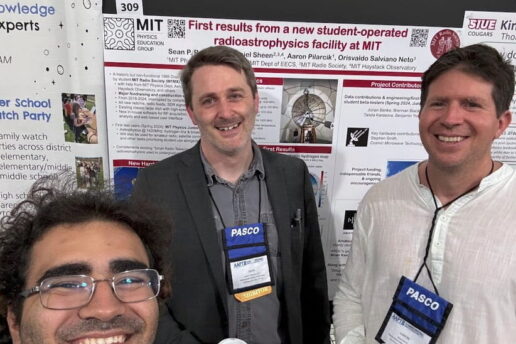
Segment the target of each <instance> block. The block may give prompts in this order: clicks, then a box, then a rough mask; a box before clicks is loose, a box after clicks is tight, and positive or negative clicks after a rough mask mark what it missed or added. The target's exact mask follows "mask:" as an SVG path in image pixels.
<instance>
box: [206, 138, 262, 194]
mask: <svg viewBox="0 0 516 344" xmlns="http://www.w3.org/2000/svg"><path fill="white" fill-rule="evenodd" d="M251 145H252V149H253V160H252V161H251V164H250V165H249V169H248V170H247V172H245V173H244V174H243V176H242V177H241V178H240V180H246V179H249V178H252V177H253V176H254V175H256V176H257V177H258V178H259V179H260V180H264V179H265V168H264V167H263V157H262V152H261V151H260V148H259V147H258V145H257V144H256V142H254V140H252V141H251ZM199 151H200V154H201V161H202V164H203V167H204V174H205V175H206V182H207V183H208V186H212V185H213V184H215V183H226V184H227V183H228V182H227V181H225V180H224V179H222V178H220V177H218V176H217V175H216V173H215V170H214V169H213V167H212V166H211V165H210V163H209V162H208V160H207V159H206V157H205V156H204V153H203V152H202V149H199Z"/></svg>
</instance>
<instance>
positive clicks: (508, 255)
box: [333, 165, 516, 344]
mask: <svg viewBox="0 0 516 344" xmlns="http://www.w3.org/2000/svg"><path fill="white" fill-rule="evenodd" d="M440 205H441V204H439V206H440ZM434 210H435V205H434V201H433V199H432V194H431V192H430V190H429V189H428V188H427V187H426V186H423V185H422V184H420V183H419V177H418V174H417V166H416V165H414V166H411V167H409V168H408V169H406V170H405V171H403V172H401V173H399V174H398V175H395V176H393V177H391V178H388V179H386V180H385V181H382V182H380V183H379V184H377V185H375V186H374V187H372V188H371V189H370V190H369V192H368V193H367V194H366V196H365V197H364V199H363V200H362V202H361V203H360V205H359V207H358V211H357V218H356V220H355V229H354V233H353V234H354V235H353V244H352V249H351V254H350V257H349V259H348V262H347V265H346V268H345V270H344V274H343V277H342V279H341V281H340V283H339V287H338V290H337V294H336V295H335V298H334V300H333V302H334V306H335V313H334V318H333V319H334V326H335V332H336V339H337V343H339V344H348V343H376V342H375V340H374V337H375V336H376V334H377V332H378V329H379V328H380V326H381V324H382V322H383V320H384V318H385V316H386V314H387V311H388V309H389V306H390V305H391V303H392V297H393V295H394V293H395V291H396V287H397V285H398V282H399V280H400V277H401V276H402V275H404V276H406V277H408V278H410V279H413V278H414V277H415V275H416V273H417V270H418V269H419V267H420V265H421V264H422V260H423V257H424V254H425V248H426V243H427V240H428V234H429V230H430V227H431V220H432V217H433V215H434ZM427 265H428V266H429V268H430V270H431V273H432V277H433V279H434V282H435V283H436V286H437V288H438V291H439V294H440V296H442V297H444V298H445V299H446V300H448V301H449V302H451V303H452V304H453V309H452V311H451V314H450V316H449V318H448V322H447V324H446V326H445V328H444V330H443V332H442V333H441V335H440V337H439V340H438V341H437V342H438V343H497V344H504V343H514V342H515V341H516V173H515V172H514V171H513V169H512V168H511V167H510V166H508V165H503V166H502V167H501V168H500V169H498V170H497V171H495V172H494V173H492V174H491V175H489V176H487V177H486V178H484V179H483V180H482V182H481V183H480V185H479V187H478V188H477V189H475V190H474V191H472V192H470V193H468V194H467V195H465V196H463V197H461V198H459V199H458V200H456V201H455V202H453V203H452V204H450V205H449V206H448V207H446V208H445V209H442V210H440V211H439V213H438V215H437V219H436V224H435V229H434V234H433V237H432V241H431V245H430V255H429V258H428V260H427ZM417 282H418V283H419V284H421V285H423V286H424V287H426V288H427V289H429V290H433V287H432V285H431V283H430V280H429V278H428V274H427V273H426V271H425V270H423V272H422V273H421V275H420V276H419V279H418V280H417ZM364 330H365V334H366V335H365V336H364Z"/></svg>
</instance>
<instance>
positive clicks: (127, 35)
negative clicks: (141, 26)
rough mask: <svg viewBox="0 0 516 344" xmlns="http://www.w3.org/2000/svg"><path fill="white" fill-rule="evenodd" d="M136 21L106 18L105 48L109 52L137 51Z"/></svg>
mask: <svg viewBox="0 0 516 344" xmlns="http://www.w3.org/2000/svg"><path fill="white" fill-rule="evenodd" d="M134 31H135V30H134V20H133V19H132V18H104V47H105V48H106V49H107V50H135V33H134Z"/></svg>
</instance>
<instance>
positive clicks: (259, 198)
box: [208, 176, 262, 228]
mask: <svg viewBox="0 0 516 344" xmlns="http://www.w3.org/2000/svg"><path fill="white" fill-rule="evenodd" d="M255 177H256V178H258V222H261V219H262V181H261V179H260V177H259V176H255ZM208 193H209V194H210V198H211V201H212V202H213V206H214V207H215V210H216V211H217V214H219V218H220V222H221V223H222V228H227V227H226V224H225V223H224V219H223V218H222V213H221V212H220V210H219V207H218V206H217V202H215V198H213V194H212V193H211V189H210V187H208Z"/></svg>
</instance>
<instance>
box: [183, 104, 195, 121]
mask: <svg viewBox="0 0 516 344" xmlns="http://www.w3.org/2000/svg"><path fill="white" fill-rule="evenodd" d="M186 112H187V113H188V117H190V120H191V121H192V123H193V124H194V125H197V120H196V119H195V115H194V113H193V110H192V108H191V107H190V105H187V106H186Z"/></svg>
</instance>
